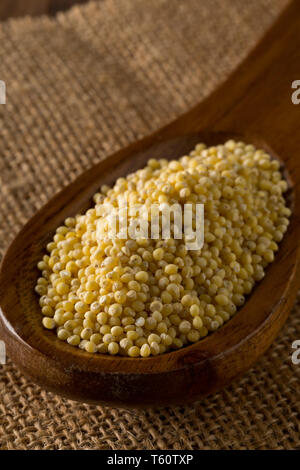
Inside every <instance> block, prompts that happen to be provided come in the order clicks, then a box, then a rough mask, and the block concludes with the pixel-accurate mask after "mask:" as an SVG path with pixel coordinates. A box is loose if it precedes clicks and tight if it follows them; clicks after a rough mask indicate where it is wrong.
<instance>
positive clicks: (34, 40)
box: [0, 0, 300, 450]
mask: <svg viewBox="0 0 300 470" xmlns="http://www.w3.org/2000/svg"><path fill="white" fill-rule="evenodd" d="M286 4H287V0H255V1H247V2H246V1H244V0H201V1H200V0H184V1H183V0H182V1H179V0H154V1H151V2H146V1H144V0H103V1H99V2H96V3H94V2H92V3H89V4H87V5H86V6H83V7H75V8H73V9H72V10H70V11H69V12H67V13H64V14H59V15H58V16H57V17H56V18H52V19H50V18H47V17H41V18H37V19H34V20H33V19H30V18H25V19H21V20H11V21H9V22H7V23H3V24H2V25H1V26H0V44H1V50H0V79H2V80H5V82H6V86H7V104H6V105H1V106H0V119H1V125H0V135H1V138H0V217H1V219H0V251H1V254H2V253H3V251H4V249H5V247H6V246H7V243H8V241H9V240H10V239H12V238H13V236H14V235H15V234H16V232H17V230H18V229H19V228H20V227H21V225H22V224H23V223H24V222H25V221H26V220H27V219H28V218H29V217H30V216H31V215H32V214H33V213H34V211H35V210H36V209H37V208H39V207H40V206H41V205H42V204H43V203H44V202H45V201H46V200H47V199H48V198H49V197H50V196H52V195H53V194H54V193H55V192H56V191H57V190H58V189H60V188H61V187H62V186H63V185H65V184H67V183H68V182H70V181H71V180H72V179H73V178H75V176H76V175H78V174H79V173H80V172H81V171H82V170H83V169H85V168H87V167H90V166H91V165H93V163H95V162H97V161H99V160H100V159H103V158H105V156H107V155H108V154H110V153H111V152H114V151H115V150H117V149H119V148H120V147H122V146H124V145H126V144H127V143H129V142H131V141H134V140H135V139H137V138H139V137H141V136H144V135H146V134H148V133H150V132H151V131H152V130H154V129H157V128H158V127H159V126H161V125H163V124H165V123H167V122H168V121H170V120H171V119H172V118H174V117H176V116H177V115H179V114H180V113H182V112H184V111H186V110H187V109H188V108H189V107H190V106H192V105H194V104H195V103H196V102H198V101H199V100H200V99H202V98H203V97H204V96H205V95H207V94H208V93H209V92H210V91H211V90H212V89H214V88H215V87H216V85H217V84H218V83H219V82H220V81H222V80H223V79H224V78H225V77H226V76H227V75H228V74H229V73H230V71H231V70H232V69H234V68H235V67H236V65H237V64H238V63H239V62H240V61H241V60H242V59H243V57H244V56H245V55H246V54H247V52H248V51H249V50H250V49H251V48H252V47H253V45H254V44H255V43H256V42H257V41H258V40H259V38H260V37H261V36H262V34H263V33H264V31H265V30H266V29H267V28H268V27H269V26H270V25H271V23H272V22H273V21H274V19H275V18H276V16H277V15H278V14H279V13H280V11H281V10H282V9H283V8H284V6H285V5H286ZM20 275H22V273H20ZM299 312H300V304H299V303H298V304H297V305H296V306H295V308H294V310H293V312H292V314H291V317H290V319H289V321H288V323H287V325H286V326H285V328H284V331H282V333H281V335H280V337H279V339H278V340H277V341H276V343H275V344H274V345H273V346H272V347H271V349H270V350H269V351H268V353H267V354H265V356H264V357H263V358H262V359H261V360H260V361H259V362H258V363H257V364H256V366H255V367H254V368H253V369H252V370H251V371H250V372H249V373H247V374H246V375H245V376H244V377H243V378H242V379H241V380H240V381H239V382H237V383H234V384H233V385H232V386H230V387H228V388H227V389H225V390H224V391H223V392H222V393H219V394H217V395H215V396H212V397H209V398H207V399H205V400H203V401H201V402H200V403H197V404H195V405H193V406H186V407H169V408H165V409H161V410H146V411H143V410H138V411H136V410H131V411H124V410H117V409H112V408H104V407H103V408H102V407H99V406H98V407H96V406H90V405H86V404H79V403H75V402H72V401H68V400H65V399H61V398H60V397H58V396H55V395H53V394H51V393H48V392H46V391H44V390H41V389H40V388H39V387H38V386H36V385H34V384H32V383H30V382H29V381H27V380H26V379H25V378H24V377H23V376H22V375H21V374H20V373H19V371H18V370H17V369H16V367H15V366H14V365H13V364H12V363H11V362H10V361H9V360H8V363H7V365H5V366H0V387H1V390H0V448H2V449H113V450H116V449H295V448H297V447H300V438H299V411H300V402H299V398H300V397H299V380H300V366H296V365H293V364H292V361H291V354H292V349H291V345H292V342H293V341H294V340H295V339H298V338H299V339H300V320H299Z"/></svg>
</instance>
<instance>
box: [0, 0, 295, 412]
mask: <svg viewBox="0 0 300 470" xmlns="http://www.w3.org/2000/svg"><path fill="white" fill-rule="evenodd" d="M297 79H299V80H300V5H299V1H298V0H296V1H294V2H292V3H291V5H290V6H289V7H288V8H287V10H286V11H285V12H284V13H283V15H282V16H281V18H279V20H278V21H277V22H276V24H275V25H274V26H273V28H272V30H271V31H269V33H268V34H267V35H266V36H265V38H264V39H263V40H262V42H261V43H260V44H259V45H258V47H256V49H255V50H254V51H253V52H252V53H251V54H250V55H249V57H248V58H247V59H246V60H245V61H244V63H243V64H242V65H241V66H240V67H239V68H238V70H237V71H236V72H235V73H234V74H233V75H232V76H231V77H230V78H229V79H228V80H227V81H226V83H225V84H223V85H222V86H221V87H220V88H219V89H218V90H217V91H216V92H214V93H213V94H212V95H211V96H210V97H209V98H208V99H206V100H205V101H204V102H202V103H200V104H199V105H198V106H196V107H195V108H194V109H192V110H191V111H190V112H188V113H187V114H185V115H184V116H182V117H180V118H179V119H177V120H176V121H174V122H173V123H171V124H170V125H168V126H166V127H164V128H163V129H160V130H159V131H157V132H156V133H154V134H153V135H151V136H150V137H147V138H145V139H143V140H141V141H139V142H137V143H134V144H133V145H130V146H129V147H127V148H126V149H124V150H121V151H120V152H117V153H116V154H114V155H112V156H111V157H109V158H107V159H106V160H105V161H103V162H100V163H99V164H98V165H96V166H95V167H93V168H92V169H90V170H89V171H86V172H85V173H83V174H82V175H81V176H80V177H79V178H77V180H75V181H74V182H73V183H72V184H70V185H69V186H68V187H67V188H65V189H64V190H63V191H61V192H60V193H59V194H58V195H56V196H55V197H54V198H53V199H52V200H51V201H49V202H48V204H46V205H45V206H44V207H43V208H42V209H41V210H40V211H39V212H38V213H37V214H36V215H35V216H34V217H32V219H31V220H30V221H29V222H28V223H27V224H26V226H25V227H24V228H23V229H22V230H21V232H20V233H19V235H18V236H17V237H16V238H15V240H14V241H13V243H12V244H11V245H10V247H9V248H8V250H7V253H6V255H5V258H4V260H3V262H2V266H1V272H0V305H1V309H0V325H1V330H0V335H1V338H2V339H3V340H4V341H5V343H6V346H7V350H8V354H9V356H10V357H11V359H12V360H13V361H14V362H15V363H16V364H17V365H18V366H19V367H20V369H21V370H22V371H23V372H24V373H25V374H26V375H28V376H29V377H30V378H31V379H32V380H33V381H35V382H37V383H39V384H40V385H42V386H43V387H45V388H46V389H49V390H52V391H54V392H56V393H59V394H62V395H65V396H67V397H70V398H73V399H76V400H82V401H90V402H96V403H102V404H103V403H104V404H110V405H117V406H145V405H166V404H172V403H183V402H186V401H192V400H196V399H199V398H201V397H203V396H205V395H207V394H210V393H213V392H216V391H217V390H220V389H221V388H222V387H223V386H224V385H225V384H228V383H229V382H231V381H232V380H233V379H235V378H236V377H238V376H239V375H241V374H242V373H243V372H245V371H246V370H247V369H249V367H250V366H251V365H252V364H253V363H254V362H255V361H256V360H257V358H258V357H259V356H260V355H261V354H263V353H264V352H265V350H266V349H267V348H268V347H269V346H270V344H271V343H272V341H273V340H274V338H275V337H276V335H277V333H278V332H279V331H280V330H281V328H282V326H283V324H284V322H285V320H286V318H287V315H288V313H289V311H290V309H291V307H292V305H293V302H294V300H295V296H296V292H297V289H298V287H299V284H300V269H299V236H300V223H299V218H300V105H299V106H297V105H295V104H293V103H292V100H291V97H292V93H293V92H295V91H296V90H293V89H292V82H294V81H295V80H297ZM299 97H300V93H299ZM231 137H233V138H236V137H238V138H239V137H240V138H241V139H242V140H244V141H245V142H249V143H253V144H255V145H257V146H260V147H264V148H266V149H267V150H268V151H269V152H270V153H271V154H273V155H274V156H275V157H277V158H280V160H282V162H283V163H284V166H285V169H286V176H287V178H288V180H289V182H290V185H291V189H290V195H289V199H290V204H291V207H292V210H293V214H292V217H291V224H290V226H289V229H288V232H287V233H286V235H285V237H284V240H283V241H282V243H281V244H280V249H279V251H278V252H277V255H276V258H275V262H274V263H272V264H271V265H270V266H269V267H268V270H267V275H266V277H265V278H264V279H263V281H262V282H260V283H259V284H258V285H257V286H256V287H255V289H254V291H253V293H252V295H251V296H250V297H249V299H248V300H247V302H246V304H245V306H244V307H243V308H241V309H240V311H239V312H238V313H237V314H236V315H235V316H234V318H232V319H231V320H230V321H229V322H228V323H227V324H225V325H224V326H223V327H222V328H221V329H219V330H218V331H216V332H215V333H213V334H211V335H210V336H208V337H207V338H205V339H203V340H201V341H199V342H198V343H195V344H193V345H191V346H188V347H185V348H183V349H180V350H177V351H174V352H171V353H167V354H164V355H161V356H156V357H150V358H147V359H136V358H125V357H111V356H106V355H100V354H96V355H90V354H89V353H87V352H85V351H82V350H80V349H78V348H74V347H72V346H69V345H68V344H67V343H65V342H62V341H59V340H58V339H57V337H56V334H55V333H54V332H51V331H46V330H45V329H44V328H43V327H42V325H41V312H40V307H39V304H38V298H37V295H36V294H35V292H34V286H35V283H36V279H37V276H38V271H37V268H36V264H37V262H38V261H39V260H40V259H41V257H42V255H43V253H44V248H45V246H46V243H47V242H48V241H49V240H50V238H51V236H52V234H53V233H54V231H55V229H56V227H57V226H58V225H59V224H61V223H62V221H63V220H64V219H65V218H66V217H67V216H70V215H74V214H76V213H78V212H81V211H84V210H86V209H87V208H88V207H89V205H90V204H91V196H92V195H93V194H94V193H95V192H96V191H97V190H98V188H99V187H100V185H101V184H103V183H109V184H110V183H113V182H114V180H115V179H116V178H117V177H119V176H120V175H122V176H124V175H126V174H127V173H128V172H131V171H133V170H136V169H138V168H139V167H142V166H143V165H145V163H146V161H147V160H148V158H150V157H156V158H160V157H169V158H170V159H173V158H175V157H179V156H181V155H183V154H184V153H186V152H188V151H190V150H191V149H192V148H193V146H194V145H195V144H196V143H198V142H201V141H203V142H205V143H206V144H208V145H212V144H218V143H223V142H224V141H225V139H227V138H231Z"/></svg>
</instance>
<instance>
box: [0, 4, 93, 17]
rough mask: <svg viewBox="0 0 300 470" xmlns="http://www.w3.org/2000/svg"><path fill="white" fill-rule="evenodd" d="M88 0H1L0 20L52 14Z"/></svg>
mask: <svg viewBox="0 0 300 470" xmlns="http://www.w3.org/2000/svg"><path fill="white" fill-rule="evenodd" d="M87 1H88V0H1V1H0V21H4V20H7V19H8V18H12V17H20V16H26V15H29V16H38V15H54V14H55V13H57V12H58V11H64V10H67V9H68V8H71V7H72V6H73V5H75V4H76V3H86V2H87Z"/></svg>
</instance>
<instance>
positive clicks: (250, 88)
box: [169, 0, 300, 181]
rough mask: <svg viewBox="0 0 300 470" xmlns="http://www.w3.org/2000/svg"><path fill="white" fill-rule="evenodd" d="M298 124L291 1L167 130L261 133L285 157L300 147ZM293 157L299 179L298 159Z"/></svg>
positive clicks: (295, 12)
mask: <svg viewBox="0 0 300 470" xmlns="http://www.w3.org/2000/svg"><path fill="white" fill-rule="evenodd" d="M297 80H298V81H299V82H297ZM292 85H294V86H297V88H298V91H297V88H292ZM292 98H293V101H294V103H293V101H292ZM297 102H299V104H297ZM299 122H300V2H299V0H294V1H292V2H291V3H290V4H289V6H288V7H287V8H286V9H285V11H284V12H283V13H282V15H281V16H280V17H279V18H278V20H277V21H276V22H275V24H274V25H273V27H272V28H271V29H270V30H269V31H268V32H267V34H266V35H265V36H264V37H263V39H262V40H261V42H260V43H259V44H258V45H257V46H256V48H255V49H254V50H253V51H252V52H251V53H250V54H249V56H248V57H247V58H246V59H245V60H244V62H243V63H242V64H241V65H240V66H239V67H238V68H237V69H236V70H235V71H234V72H233V74H232V75H231V76H230V77H229V78H228V79H227V80H226V81H225V83H224V84H222V85H221V86H220V87H219V88H218V89H217V90H216V91H215V92H214V93H212V94H211V95H210V96H209V97H208V98H207V99H206V100H204V101H203V102H202V103H200V104H199V105H197V106H196V107H195V108H193V109H192V110H191V111H189V112H188V113H187V114H185V115H184V116H181V117H180V118H179V119H178V120H177V121H176V123H172V124H171V125H170V127H169V130H170V134H173V135H176V133H177V135H178V133H180V134H184V133H187V132H191V133H192V132H198V131H203V130H204V129H207V130H213V131H225V132H230V133H235V132H236V133H238V134H242V135H247V134H255V135H260V136H262V137H263V139H264V141H265V142H267V143H268V144H269V145H270V146H271V147H272V148H273V150H274V151H275V152H276V153H277V154H278V155H280V156H282V158H283V160H286V159H288V158H292V157H293V156H294V155H295V153H296V152H297V151H299V149H300V132H299V130H300V126H299ZM292 160H293V161H292V162H291V165H289V168H290V169H291V171H292V172H294V173H296V176H297V177H296V180H297V181H298V180H300V166H299V165H300V159H297V158H292ZM289 163H290V162H289Z"/></svg>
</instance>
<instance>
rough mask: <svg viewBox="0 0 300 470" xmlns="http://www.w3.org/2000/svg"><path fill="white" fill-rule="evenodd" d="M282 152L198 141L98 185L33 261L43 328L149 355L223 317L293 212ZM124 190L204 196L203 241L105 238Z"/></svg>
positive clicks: (160, 200) (96, 345) (110, 349)
mask: <svg viewBox="0 0 300 470" xmlns="http://www.w3.org/2000/svg"><path fill="white" fill-rule="evenodd" d="M286 190H287V183H286V181H285V180H284V179H283V177H282V175H281V173H280V164H279V162H278V161H277V160H274V159H271V157H270V155H269V154H268V153H266V152H265V151H264V150H260V149H256V148H255V147H254V146H253V145H247V144H245V143H243V142H235V141H233V140H229V141H227V142H226V143H225V144H224V145H218V146H214V147H206V146H205V145H204V144H198V145H197V146H196V147H195V149H194V150H193V151H192V152H191V153H190V154H189V155H186V156H183V157H182V158H180V159H179V160H173V161H168V160H166V159H160V160H155V159H151V160H149V161H148V164H147V166H146V167H145V168H143V169H141V170H138V171H136V172H135V173H132V174H130V175H128V176H127V177H125V178H119V179H118V180H117V181H116V183H115V185H114V186H113V187H111V188H110V187H108V186H103V187H102V188H101V191H100V192H99V193H97V194H95V196H94V202H95V205H94V207H93V208H91V209H89V210H88V211H87V212H86V213H85V214H83V215H77V216H75V217H74V218H73V217H70V218H67V219H66V220H65V222H64V225H62V226H61V227H58V228H57V230H56V234H55V235H54V237H53V241H51V242H50V243H49V244H48V245H47V251H48V253H49V254H47V255H45V256H44V257H43V259H42V260H41V261H40V262H39V263H38V268H39V270H40V271H41V277H40V278H39V279H38V281H37V285H36V288H35V290H36V292H37V293H38V294H39V296H40V299H39V302H40V306H41V310H42V315H43V319H42V323H43V325H44V327H45V328H47V329H51V330H52V329H53V330H55V331H56V334H57V337H58V338H59V339H60V340H62V341H67V342H68V343H69V344H70V345H72V346H76V347H79V348H81V349H83V350H85V351H87V352H89V353H102V354H111V355H116V354H118V355H122V356H130V357H142V358H145V357H148V356H150V355H158V354H163V353H165V352H167V351H172V350H174V349H178V348H182V347H183V346H185V345H188V344H190V343H195V342H196V341H199V340H200V339H201V338H204V337H205V336H206V335H208V334H209V333H211V332H213V331H215V330H217V329H218V328H220V327H221V326H222V325H223V323H225V322H227V321H228V320H229V319H230V318H231V317H232V316H233V315H234V314H235V313H236V311H237V309H238V308H239V307H240V306H242V305H243V304H244V302H245V295H248V294H250V292H251V291H252V289H253V287H254V285H255V283H256V282H258V281H260V280H261V279H262V278H263V277H264V275H265V268H266V266H267V265H268V264H269V263H271V262H272V261H273V260H274V253H275V252H276V251H277V250H278V243H279V242H280V241H281V240H282V238H283V235H284V233H285V232H286V230H287V227H288V224H289V219H288V218H289V216H290V214H291V211H290V209H289V208H288V207H287V206H286V203H285V199H284V197H283V193H284V192H285V191H286ZM120 195H122V196H123V197H125V198H126V200H127V203H128V206H129V207H131V206H133V205H135V204H145V205H146V206H148V207H150V206H151V205H152V204H164V203H167V204H171V205H172V204H174V203H179V204H180V205H184V204H188V203H189V204H193V205H195V204H197V203H201V204H204V245H203V247H202V249H200V250H188V249H187V246H186V243H185V239H184V237H183V238H182V239H174V238H169V239H163V238H162V237H160V238H159V239H156V240H153V239H151V238H141V239H136V240H134V239H130V238H127V239H118V238H113V239H112V238H109V237H107V238H104V239H100V240H99V239H98V237H97V236H96V233H97V230H96V229H97V222H98V221H99V219H100V218H101V217H103V213H104V211H103V209H105V207H106V206H108V205H109V204H110V205H111V204H112V205H113V206H114V207H116V208H118V205H119V204H120V202H119V201H120Z"/></svg>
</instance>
